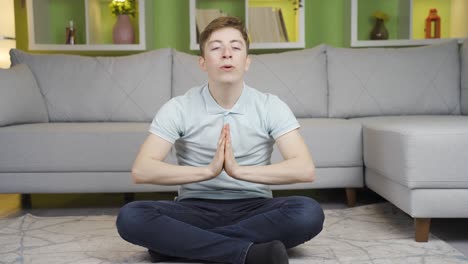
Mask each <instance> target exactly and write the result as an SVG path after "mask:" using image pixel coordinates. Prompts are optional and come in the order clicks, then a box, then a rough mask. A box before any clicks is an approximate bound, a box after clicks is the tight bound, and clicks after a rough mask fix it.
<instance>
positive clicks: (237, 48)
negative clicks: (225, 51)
mask: <svg viewBox="0 0 468 264" xmlns="http://www.w3.org/2000/svg"><path fill="white" fill-rule="evenodd" d="M233 49H235V50H240V49H241V48H239V47H233Z"/></svg>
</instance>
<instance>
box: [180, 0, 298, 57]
mask: <svg viewBox="0 0 468 264" xmlns="http://www.w3.org/2000/svg"><path fill="white" fill-rule="evenodd" d="M241 1H244V5H245V9H244V14H245V25H246V26H247V31H249V28H248V25H249V22H248V17H249V16H248V9H249V1H251V0H239V2H241ZM257 1H258V0H257ZM275 1H281V0H271V1H268V0H264V2H275ZM283 1H286V0H283ZM213 2H214V1H213ZM304 2H305V1H302V3H301V4H302V7H301V8H299V9H298V10H297V16H298V17H297V18H298V40H297V41H295V42H268V43H267V42H251V43H250V49H251V50H255V49H297V48H304V47H305V18H304V9H305V3H304ZM291 3H292V2H291ZM196 4H197V0H190V3H189V10H190V17H189V19H190V49H191V50H199V49H200V47H199V45H198V43H197V28H196V21H195V20H196ZM240 4H241V3H240Z"/></svg>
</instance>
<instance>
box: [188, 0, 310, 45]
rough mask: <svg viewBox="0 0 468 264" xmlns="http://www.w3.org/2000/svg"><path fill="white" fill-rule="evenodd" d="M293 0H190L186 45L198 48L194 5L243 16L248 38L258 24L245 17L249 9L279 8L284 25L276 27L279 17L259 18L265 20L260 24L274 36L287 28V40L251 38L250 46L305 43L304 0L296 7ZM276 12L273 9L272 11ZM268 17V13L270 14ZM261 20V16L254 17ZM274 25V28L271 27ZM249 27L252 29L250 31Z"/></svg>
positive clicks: (247, 15) (198, 7)
mask: <svg viewBox="0 0 468 264" xmlns="http://www.w3.org/2000/svg"><path fill="white" fill-rule="evenodd" d="M296 2H297V1H296V0H217V1H212V0H190V6H189V10H190V49H191V50H198V49H199V45H198V32H197V20H196V19H197V18H196V16H197V9H205V10H206V9H209V10H221V11H222V12H223V13H225V14H227V15H230V16H237V17H239V18H241V19H243V20H244V22H245V25H246V27H247V31H248V33H249V35H250V36H249V37H250V39H252V34H254V33H253V31H254V30H253V28H255V27H257V26H259V24H258V23H257V24H253V21H254V19H252V17H249V10H252V8H260V9H261V8H265V9H264V11H268V9H269V8H271V12H279V11H278V10H281V15H282V18H283V21H284V24H282V25H284V27H283V28H284V29H279V27H281V24H277V23H280V22H277V21H280V20H279V19H278V20H275V21H268V22H266V21H262V22H264V23H265V24H264V25H261V26H262V27H265V30H264V31H266V32H267V33H271V32H272V31H275V32H276V33H277V34H276V35H275V36H278V34H279V35H281V36H284V34H281V33H278V31H277V30H279V31H281V32H287V33H286V34H287V36H288V41H286V40H285V39H284V38H283V39H282V40H279V41H268V42H266V41H258V42H255V41H253V42H252V41H251V43H250V49H294V48H304V47H305V28H304V26H305V23H304V8H305V6H304V5H305V3H304V2H305V0H302V1H301V5H302V7H300V8H297V9H296V5H297V4H296ZM275 14H276V13H275ZM250 15H251V14H250ZM270 17H271V16H270ZM255 21H256V22H257V21H261V20H255ZM277 25H279V26H278V28H275V27H276V26H277ZM251 30H252V31H251Z"/></svg>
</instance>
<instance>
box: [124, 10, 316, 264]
mask: <svg viewBox="0 0 468 264" xmlns="http://www.w3.org/2000/svg"><path fill="white" fill-rule="evenodd" d="M248 48H249V40H248V37H247V33H246V31H245V28H244V26H243V24H242V22H241V21H240V20H239V19H238V18H235V17H221V18H218V19H216V20H214V21H213V22H211V23H210V24H209V25H208V26H207V28H206V29H205V30H204V31H203V33H202V34H201V36H200V49H201V57H200V59H199V64H200V67H201V68H202V69H203V70H204V71H206V72H207V73H208V83H207V84H206V85H203V86H201V87H195V88H192V89H190V90H189V91H188V92H187V93H186V94H185V95H183V96H179V97H175V98H173V99H171V100H170V101H169V102H167V103H166V104H165V105H164V106H162V107H161V109H160V110H159V112H158V113H157V114H156V117H155V118H154V120H153V123H152V124H151V128H150V132H151V134H150V135H149V136H148V138H147V139H146V141H145V142H144V144H143V145H142V147H141V149H140V152H139V154H138V156H137V158H136V160H135V163H134V165H133V169H132V176H133V179H134V181H135V182H136V183H150V184H159V185H181V187H180V189H179V196H178V197H177V199H176V200H175V201H137V202H132V203H129V204H127V205H126V206H124V207H123V208H122V209H121V211H120V213H119V216H118V219H117V228H118V231H119V234H120V235H121V236H122V238H124V239H125V240H127V241H129V242H131V243H134V244H137V245H140V246H143V247H145V248H148V249H149V252H150V255H151V257H152V261H154V262H160V261H165V260H171V259H174V258H179V259H191V260H199V261H208V262H217V263H235V264H242V263H247V264H263V263H265V264H276V263H278V264H283V263H288V255H287V252H286V248H291V247H294V246H297V245H299V244H302V243H304V242H306V241H308V240H310V239H311V238H313V237H314V236H316V235H317V234H318V233H320V231H321V230H322V225H323V221H324V215H323V211H322V209H321V207H320V205H319V204H318V203H317V202H316V201H314V200H313V199H310V198H307V197H298V196H296V197H279V198H272V193H271V191H270V189H269V187H268V185H270V184H288V183H298V182H310V181H312V180H313V179H314V170H315V167H314V164H313V162H312V158H311V155H310V153H309V151H308V149H307V147H306V145H305V143H304V141H303V139H302V137H301V135H300V134H299V132H298V128H299V123H298V122H297V120H296V118H295V117H294V115H293V114H292V112H291V110H290V109H289V108H288V107H287V105H286V104H285V103H283V102H282V101H281V100H280V99H279V98H278V97H276V96H274V95H271V94H264V93H261V92H259V91H257V90H255V89H253V88H250V87H248V86H247V85H246V84H244V82H243V77H244V74H245V72H246V71H247V70H248V68H249V64H250V57H249V56H248ZM275 141H276V144H277V145H278V148H279V150H280V152H281V154H282V155H283V157H284V161H282V162H280V163H276V164H270V157H271V152H272V148H273V144H274V143H275ZM173 144H175V148H176V153H177V160H178V164H179V165H172V164H168V163H165V162H164V161H163V160H164V158H165V157H166V155H167V153H168V152H169V151H170V149H171V147H172V145H173Z"/></svg>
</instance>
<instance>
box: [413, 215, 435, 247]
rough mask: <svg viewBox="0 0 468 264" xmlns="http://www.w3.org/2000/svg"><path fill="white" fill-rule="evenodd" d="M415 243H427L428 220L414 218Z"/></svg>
mask: <svg viewBox="0 0 468 264" xmlns="http://www.w3.org/2000/svg"><path fill="white" fill-rule="evenodd" d="M414 225H415V227H416V242H427V241H428V240H429V229H430V227H431V219H430V218H415V219H414Z"/></svg>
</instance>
